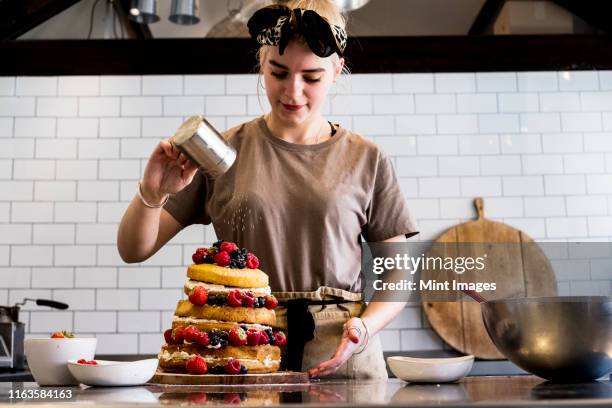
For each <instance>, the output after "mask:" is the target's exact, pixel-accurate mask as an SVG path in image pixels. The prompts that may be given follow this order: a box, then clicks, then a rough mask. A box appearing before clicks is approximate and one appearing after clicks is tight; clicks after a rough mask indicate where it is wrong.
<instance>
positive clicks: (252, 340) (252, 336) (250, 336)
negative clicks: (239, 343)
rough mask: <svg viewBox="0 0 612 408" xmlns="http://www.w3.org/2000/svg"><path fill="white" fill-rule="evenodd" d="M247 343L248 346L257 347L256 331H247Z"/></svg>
mask: <svg viewBox="0 0 612 408" xmlns="http://www.w3.org/2000/svg"><path fill="white" fill-rule="evenodd" d="M247 343H248V345H249V346H258V345H259V332H258V331H257V330H254V329H249V330H248V331H247Z"/></svg>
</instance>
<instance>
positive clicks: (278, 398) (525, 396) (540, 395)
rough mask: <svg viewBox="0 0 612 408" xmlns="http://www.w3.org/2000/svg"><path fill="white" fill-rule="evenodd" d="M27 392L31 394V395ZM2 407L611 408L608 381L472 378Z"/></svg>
mask: <svg viewBox="0 0 612 408" xmlns="http://www.w3.org/2000/svg"><path fill="white" fill-rule="evenodd" d="M16 390H21V391H22V393H23V391H27V392H30V391H31V392H35V391H36V390H47V391H49V390H72V398H70V399H64V400H61V399H16V398H11V394H12V395H13V396H15V394H16ZM27 392H26V394H27ZM0 403H12V404H14V403H18V404H20V405H22V406H26V405H38V406H40V404H41V403H47V404H48V403H61V404H63V405H67V406H70V405H74V406H82V405H92V404H95V405H113V406H115V407H116V406H118V405H119V406H134V405H136V404H147V405H152V406H161V405H164V406H165V405H168V406H171V405H183V406H185V405H225V404H232V405H234V404H237V403H240V404H241V405H257V406H259V405H289V404H305V405H310V406H380V405H389V406H405V407H411V406H415V407H423V406H436V407H445V406H449V407H462V406H464V407H467V406H499V407H525V406H529V407H532V406H546V407H549V408H550V407H574V406H575V407H586V406H607V407H610V406H612V384H611V383H610V382H609V381H601V382H592V383H585V384H553V383H549V382H546V381H544V380H542V379H540V378H538V377H534V376H490V377H467V378H465V379H463V380H462V381H461V382H459V383H455V384H406V383H404V382H402V381H400V380H397V379H390V380H388V381H383V382H376V381H330V380H322V381H313V382H311V383H310V384H304V385H276V386H275V385H269V386H261V385H255V386H253V385H251V386H199V387H198V386H160V385H147V386H142V387H115V388H112V387H108V388H107V387H100V388H98V387H85V386H81V387H43V388H40V387H38V385H37V384H36V383H28V382H26V383H23V382H12V383H0Z"/></svg>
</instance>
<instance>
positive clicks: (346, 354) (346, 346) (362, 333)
mask: <svg viewBox="0 0 612 408" xmlns="http://www.w3.org/2000/svg"><path fill="white" fill-rule="evenodd" d="M342 328H343V332H342V339H341V340H340V344H339V345H338V348H337V349H336V352H335V353H334V355H333V357H332V358H330V359H329V360H327V361H323V362H322V363H320V364H319V365H318V366H317V367H313V368H310V369H309V370H308V375H309V376H310V377H325V376H327V375H330V374H333V373H334V372H336V370H337V369H338V368H339V367H340V366H341V365H342V364H344V363H345V362H346V361H347V360H348V359H349V358H350V357H351V356H352V355H353V354H354V353H355V352H356V351H358V350H360V349H361V348H362V347H363V346H364V344H367V343H365V342H366V337H367V336H368V333H367V330H366V327H365V325H364V323H363V320H361V319H359V318H357V317H353V318H352V319H350V320H348V321H347V322H346V323H344V326H342Z"/></svg>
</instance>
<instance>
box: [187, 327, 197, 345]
mask: <svg viewBox="0 0 612 408" xmlns="http://www.w3.org/2000/svg"><path fill="white" fill-rule="evenodd" d="M199 334H200V330H198V328H197V327H195V326H187V327H185V328H184V329H183V338H184V339H185V341H188V342H189V343H195V339H196V337H197V336H198V335H199Z"/></svg>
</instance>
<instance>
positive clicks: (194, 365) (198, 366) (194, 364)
mask: <svg viewBox="0 0 612 408" xmlns="http://www.w3.org/2000/svg"><path fill="white" fill-rule="evenodd" d="M185 370H187V372H188V373H189V374H198V375H199V374H206V373H207V372H208V366H207V365H206V361H204V359H203V358H202V357H201V356H198V355H195V356H193V357H191V358H190V359H189V360H187V363H186V364H185Z"/></svg>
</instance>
